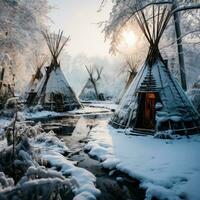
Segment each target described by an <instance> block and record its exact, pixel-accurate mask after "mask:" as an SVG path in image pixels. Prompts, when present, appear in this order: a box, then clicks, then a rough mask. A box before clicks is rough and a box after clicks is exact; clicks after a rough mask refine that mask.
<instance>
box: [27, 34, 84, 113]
mask: <svg viewBox="0 0 200 200" xmlns="http://www.w3.org/2000/svg"><path fill="white" fill-rule="evenodd" d="M42 34H43V36H44V38H45V40H46V42H47V46H48V47H49V50H50V53H51V64H50V66H48V67H46V69H45V75H44V76H43V78H42V80H41V81H40V83H39V84H38V86H37V87H36V88H35V90H34V92H35V95H33V97H32V98H31V101H30V102H29V105H42V107H43V108H44V109H46V110H51V111H56V112H63V111H70V110H74V109H76V108H80V107H81V104H80V102H79V100H78V99H77V97H76V95H75V93H74V91H73V90H72V88H71V87H70V85H69V83H68V82H67V80H66V78H65V76H64V74H63V72H62V70H61V67H60V63H59V62H58V57H59V55H60V53H61V51H62V49H63V48H64V46H65V45H66V43H67V42H68V41H69V37H67V38H66V39H63V32H62V31H59V32H58V34H49V33H48V32H47V31H46V32H42Z"/></svg>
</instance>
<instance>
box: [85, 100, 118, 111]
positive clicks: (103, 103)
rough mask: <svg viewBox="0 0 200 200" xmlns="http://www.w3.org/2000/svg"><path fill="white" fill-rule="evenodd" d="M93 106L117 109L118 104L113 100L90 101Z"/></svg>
mask: <svg viewBox="0 0 200 200" xmlns="http://www.w3.org/2000/svg"><path fill="white" fill-rule="evenodd" d="M88 105H89V106H91V107H99V108H107V109H110V110H115V109H116V108H117V107H118V105H117V104H115V103H113V101H92V102H90V103H88Z"/></svg>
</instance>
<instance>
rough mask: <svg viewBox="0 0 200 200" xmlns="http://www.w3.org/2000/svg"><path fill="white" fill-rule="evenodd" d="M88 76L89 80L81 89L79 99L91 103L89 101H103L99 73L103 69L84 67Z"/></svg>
mask: <svg viewBox="0 0 200 200" xmlns="http://www.w3.org/2000/svg"><path fill="white" fill-rule="evenodd" d="M85 68H86V70H87V72H88V74H89V78H88V80H87V82H86V84H85V86H84V87H83V89H82V91H81V93H80V95H79V98H80V99H81V100H85V101H91V100H100V101H103V100H105V99H104V95H103V93H102V92H101V87H100V85H101V81H102V80H101V73H102V70H103V68H98V67H92V66H90V67H88V66H85ZM95 72H96V74H97V77H96V78H95Z"/></svg>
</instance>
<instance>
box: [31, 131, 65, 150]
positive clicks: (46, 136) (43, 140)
mask: <svg viewBox="0 0 200 200" xmlns="http://www.w3.org/2000/svg"><path fill="white" fill-rule="evenodd" d="M35 143H36V145H37V144H40V146H41V145H42V146H45V147H46V148H50V149H54V150H56V151H58V152H59V153H61V154H64V153H67V152H69V149H68V148H67V147H66V145H65V143H64V142H62V141H60V139H58V138H57V137H56V135H55V133H54V132H53V131H50V132H48V133H42V134H40V135H38V136H37V138H36V140H35Z"/></svg>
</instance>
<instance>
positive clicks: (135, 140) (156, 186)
mask: <svg viewBox="0 0 200 200" xmlns="http://www.w3.org/2000/svg"><path fill="white" fill-rule="evenodd" d="M120 132H121V133H120ZM85 149H86V150H87V151H89V154H90V155H92V156H96V157H98V158H99V160H101V161H102V166H103V167H106V168H109V169H114V168H116V169H118V170H120V171H122V172H124V173H127V174H128V175H129V176H131V177H133V178H136V179H138V180H140V181H141V187H143V188H145V189H146V200H149V199H151V198H152V197H157V198H158V199H169V200H176V199H181V198H184V199H191V200H199V199H200V193H199V191H198V190H199V189H198V188H199V184H200V157H199V152H200V136H199V135H194V136H192V137H190V138H186V137H182V138H179V139H174V140H172V139H170V140H167V139H165V140H161V139H157V138H154V137H153V136H146V137H144V136H130V135H125V134H124V133H123V130H119V129H118V130H116V129H113V128H112V127H110V126H108V125H107V122H106V121H102V123H101V124H100V125H99V126H97V127H95V128H94V129H92V131H91V135H90V142H89V143H88V144H87V145H86V146H85Z"/></svg>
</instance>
